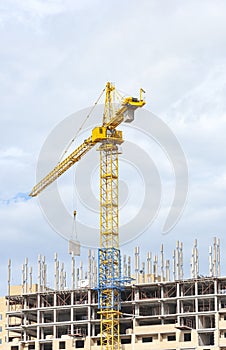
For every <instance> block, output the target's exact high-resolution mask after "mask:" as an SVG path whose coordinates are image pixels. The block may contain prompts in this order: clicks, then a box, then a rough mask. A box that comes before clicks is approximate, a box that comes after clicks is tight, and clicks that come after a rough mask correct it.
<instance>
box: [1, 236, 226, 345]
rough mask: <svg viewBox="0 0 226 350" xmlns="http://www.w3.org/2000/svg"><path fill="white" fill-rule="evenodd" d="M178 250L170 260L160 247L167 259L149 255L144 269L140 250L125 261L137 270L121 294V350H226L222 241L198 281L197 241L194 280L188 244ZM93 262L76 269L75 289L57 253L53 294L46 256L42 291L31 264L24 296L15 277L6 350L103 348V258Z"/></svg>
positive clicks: (8, 302) (40, 271)
mask: <svg viewBox="0 0 226 350" xmlns="http://www.w3.org/2000/svg"><path fill="white" fill-rule="evenodd" d="M175 250H176V252H175V251H173V254H172V255H173V258H172V260H171V259H166V260H164V255H165V253H164V247H163V246H162V245H161V247H160V256H159V255H158V254H154V255H153V254H152V253H151V252H148V253H147V257H146V259H145V260H144V261H143V262H142V263H141V264H140V260H141V259H142V256H140V252H139V247H136V248H135V250H134V257H133V258H132V257H125V256H124V258H123V269H124V271H127V272H129V271H130V272H131V278H133V279H132V280H131V281H128V282H127V284H125V286H124V289H123V290H122V291H121V313H122V315H121V317H120V338H119V343H120V348H121V349H124V350H138V349H139V350H146V349H153V350H154V349H160V350H161V349H162V350H163V349H165V350H166V349H167V350H168V349H169V350H170V349H171V350H174V349H175V350H178V349H183V350H191V349H193V350H195V349H199V350H208V349H209V350H210V349H211V350H216V349H220V350H226V277H221V276H220V275H218V272H220V265H219V266H218V263H220V258H219V257H220V242H219V240H217V239H214V241H213V245H211V249H209V252H208V260H209V262H210V264H209V271H208V273H207V274H206V275H205V276H202V275H200V274H199V273H198V275H196V276H193V274H194V268H193V264H194V262H196V265H195V270H196V271H198V262H199V252H198V246H197V241H195V243H194V247H193V249H192V257H191V264H190V266H191V273H192V276H190V277H187V278H185V277H184V275H185V274H186V273H185V271H188V268H187V267H186V269H185V271H184V261H183V245H182V242H177V243H176V249H175ZM211 250H212V252H211V254H210V251H211ZM194 253H195V254H194ZM152 256H153V257H154V258H153V259H152ZM194 256H196V258H194ZM175 257H176V258H175ZM211 257H214V259H211ZM215 257H216V259H215ZM88 258H89V259H91V260H89V261H88V264H87V265H86V267H85V265H84V266H83V265H82V264H79V265H78V266H79V267H78V268H77V269H76V268H75V264H74V263H72V271H71V283H75V286H74V288H70V287H69V285H67V278H66V273H65V272H66V271H65V270H63V269H62V268H61V267H60V266H61V264H60V263H59V261H58V258H57V256H56V255H55V259H54V265H55V278H54V281H53V282H54V286H53V287H52V288H51V287H50V283H49V277H48V273H47V269H46V267H45V264H46V263H45V264H44V263H43V261H45V259H43V257H39V258H38V269H37V270H38V281H37V282H38V283H37V284H36V285H34V286H35V288H36V289H34V287H33V285H32V284H31V281H32V282H33V277H32V276H31V275H30V276H28V275H29V274H28V275H27V276H26V274H25V275H24V271H25V270H26V268H25V267H26V266H27V269H28V270H29V266H28V261H27V259H25V264H23V266H22V285H21V288H20V291H19V290H18V293H16V294H15V293H14V291H13V287H12V286H11V283H10V279H9V285H8V288H9V290H8V291H9V293H8V295H7V296H6V298H5V303H6V308H7V309H6V310H7V311H6V316H5V318H4V322H5V323H6V327H5V331H6V342H5V344H4V347H3V349H4V350H22V349H23V350H25V349H26V350H31V349H35V350H58V349H67V350H72V349H75V348H80V349H84V350H85V349H86V350H88V349H89V350H100V348H101V322H100V314H99V312H98V290H97V289H95V285H94V283H97V281H96V282H94V281H95V278H94V279H92V278H91V276H92V274H94V276H95V269H96V262H95V261H96V259H95V257H92V254H91V255H90V252H89V253H88ZM142 260H143V259H142ZM142 260H141V261H142ZM163 261H165V263H164V264H163V263H162V262H163ZM217 261H218V262H217ZM128 263H129V264H128ZM89 264H90V265H89ZM163 265H164V266H163ZM170 266H171V267H172V268H171V267H170ZM181 267H183V269H181ZM85 269H87V271H88V272H85ZM171 269H172V271H173V273H172V274H171ZM9 275H10V276H11V266H10V273H9ZM69 275H70V274H69ZM170 275H171V276H172V277H171V279H170V278H168V277H170ZM182 276H183V277H182ZM24 277H25V278H24ZM96 286H97V284H96Z"/></svg>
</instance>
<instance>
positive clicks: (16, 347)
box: [11, 346, 19, 350]
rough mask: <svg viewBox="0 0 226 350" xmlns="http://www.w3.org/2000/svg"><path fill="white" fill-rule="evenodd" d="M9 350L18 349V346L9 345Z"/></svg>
mask: <svg viewBox="0 0 226 350" xmlns="http://www.w3.org/2000/svg"><path fill="white" fill-rule="evenodd" d="M11 350H19V346H11Z"/></svg>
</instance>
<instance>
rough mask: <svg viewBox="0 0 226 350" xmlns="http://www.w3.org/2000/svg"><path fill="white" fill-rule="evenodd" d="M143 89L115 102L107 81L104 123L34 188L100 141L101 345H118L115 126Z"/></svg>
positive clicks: (115, 349)
mask: <svg viewBox="0 0 226 350" xmlns="http://www.w3.org/2000/svg"><path fill="white" fill-rule="evenodd" d="M143 92H144V90H143V89H140V98H134V97H126V98H123V99H122V98H121V99H120V104H119V106H118V104H116V96H117V97H118V96H119V94H118V92H117V90H116V89H115V86H114V85H113V84H111V83H109V82H108V83H107V84H106V87H105V105H104V114H103V123H102V125H101V126H97V127H95V128H94V129H93V130H92V134H91V136H90V137H89V138H88V139H86V140H84V142H83V143H82V144H81V145H80V146H79V147H78V148H76V149H75V150H74V151H73V152H72V153H71V154H70V155H69V156H68V157H67V158H65V159H64V160H63V161H62V162H61V163H60V164H58V165H57V166H56V167H55V168H54V169H53V170H52V171H51V172H50V173H49V174H48V175H47V176H45V177H44V178H43V179H42V180H41V181H40V182H39V183H38V184H37V185H36V186H34V188H33V189H32V191H31V193H30V196H32V197H35V196H37V195H38V194H39V193H40V192H42V191H43V190H44V189H45V188H46V187H47V186H48V185H50V184H51V183H52V182H53V181H55V180H56V179H57V178H58V177H60V176H61V175H62V174H63V173H64V172H65V171H66V170H67V169H69V168H70V167H71V166H72V165H73V164H75V163H76V162H78V161H79V160H80V158H81V157H82V156H84V155H85V154H86V153H87V152H88V151H89V150H90V149H91V148H93V146H95V145H96V144H100V146H99V148H98V150H99V151H100V248H99V249H98V308H99V313H100V334H101V349H104V350H119V348H120V329H119V322H120V315H121V313H120V309H121V303H120V302H121V289H122V283H123V282H122V278H121V258H120V250H119V224H118V154H119V152H118V145H120V144H122V143H123V137H122V131H119V130H116V128H117V126H118V125H119V124H121V123H122V122H123V121H124V122H127V123H130V122H132V121H133V119H134V111H135V110H136V109H137V108H139V107H143V106H144V105H145V101H144V99H143Z"/></svg>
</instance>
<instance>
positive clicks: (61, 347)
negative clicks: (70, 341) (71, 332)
mask: <svg viewBox="0 0 226 350" xmlns="http://www.w3.org/2000/svg"><path fill="white" fill-rule="evenodd" d="M59 349H66V342H65V341H60V342H59Z"/></svg>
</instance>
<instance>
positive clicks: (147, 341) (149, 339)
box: [142, 337, 153, 343]
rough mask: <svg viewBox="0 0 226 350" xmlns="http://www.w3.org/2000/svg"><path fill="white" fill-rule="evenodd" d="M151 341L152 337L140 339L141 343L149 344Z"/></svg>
mask: <svg viewBox="0 0 226 350" xmlns="http://www.w3.org/2000/svg"><path fill="white" fill-rule="evenodd" d="M152 341H153V340H152V337H145V338H142V343H151V342H152Z"/></svg>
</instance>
